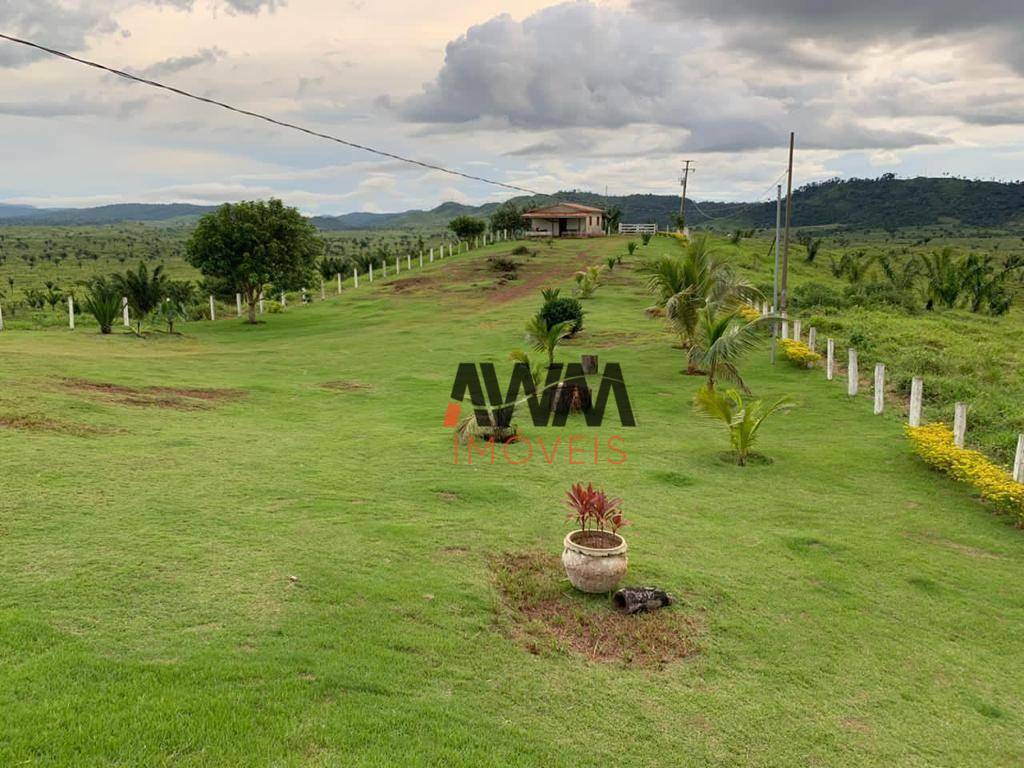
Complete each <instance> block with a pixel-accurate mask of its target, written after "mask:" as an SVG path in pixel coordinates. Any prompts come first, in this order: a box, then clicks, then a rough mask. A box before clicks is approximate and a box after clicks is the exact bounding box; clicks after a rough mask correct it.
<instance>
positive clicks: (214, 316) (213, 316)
mask: <svg viewBox="0 0 1024 768" xmlns="http://www.w3.org/2000/svg"><path fill="white" fill-rule="evenodd" d="M210 319H211V320H216V319H217V311H216V310H215V309H214V307H213V294H210Z"/></svg>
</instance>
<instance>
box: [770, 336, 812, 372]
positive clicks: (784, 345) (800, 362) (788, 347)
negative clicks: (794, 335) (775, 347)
mask: <svg viewBox="0 0 1024 768" xmlns="http://www.w3.org/2000/svg"><path fill="white" fill-rule="evenodd" d="M779 347H780V348H781V349H782V354H783V355H785V356H786V359H787V360H789V362H791V363H793V365H795V366H797V367H799V368H813V367H814V364H815V363H817V362H818V361H820V360H821V355H819V354H818V353H817V352H815V351H814V350H813V349H811V348H810V347H808V346H807V345H806V344H804V343H803V342H802V341H797V340H796V339H779Z"/></svg>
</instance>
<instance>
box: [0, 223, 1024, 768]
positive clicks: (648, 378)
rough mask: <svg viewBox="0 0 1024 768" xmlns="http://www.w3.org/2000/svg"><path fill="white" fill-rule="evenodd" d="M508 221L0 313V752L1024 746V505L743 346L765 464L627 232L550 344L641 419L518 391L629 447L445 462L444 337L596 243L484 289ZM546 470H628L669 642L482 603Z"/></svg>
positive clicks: (544, 490) (494, 330) (109, 759)
mask: <svg viewBox="0 0 1024 768" xmlns="http://www.w3.org/2000/svg"><path fill="white" fill-rule="evenodd" d="M674 247H676V246H675V245H674V244H673V243H672V242H670V241H667V240H657V241H655V242H654V243H652V245H651V246H649V247H648V248H647V249H643V250H645V251H646V252H647V253H648V254H649V253H653V252H655V251H658V250H666V249H669V248H674ZM509 249H510V248H509V247H507V246H506V247H496V248H491V249H487V250H486V251H480V252H476V253H474V254H471V255H468V256H460V257H456V258H455V259H454V260H452V261H448V260H445V262H442V263H440V264H435V265H434V267H433V268H432V269H428V271H427V276H430V275H436V276H437V278H436V279H427V280H422V281H420V282H418V283H415V284H407V285H406V286H405V287H404V289H402V290H396V289H395V288H394V287H389V286H388V285H386V284H382V283H380V282H378V283H376V284H375V285H374V286H373V287H372V288H371V287H361V288H360V289H359V291H352V290H351V289H349V290H347V291H346V292H345V294H344V295H343V296H342V297H340V298H338V299H334V300H331V301H327V302H322V303H316V304H314V305H312V306H309V307H302V308H299V307H296V308H294V309H292V308H290V309H289V310H288V311H286V312H285V313H283V314H279V315H272V316H265V318H266V323H265V324H263V325H260V326H258V327H255V328H251V327H246V326H244V325H242V324H240V323H239V322H237V321H234V320H231V321H220V322H217V323H193V324H189V325H187V326H186V330H187V334H188V335H187V336H186V337H182V338H167V337H164V336H163V335H153V336H151V337H149V338H147V339H145V340H138V339H135V338H132V337H130V336H128V335H124V334H116V335H114V336H112V337H101V336H99V335H98V334H94V333H91V332H83V331H82V330H81V329H80V330H79V331H78V332H75V333H72V332H69V331H63V330H61V331H58V330H55V329H54V330H48V331H36V332H29V331H26V332H17V333H14V332H10V333H5V334H0V417H6V418H7V419H8V422H11V423H13V422H15V421H17V418H20V419H22V420H21V421H19V422H18V424H20V425H21V428H7V429H4V428H0V469H2V471H0V566H2V569H0V572H2V573H3V579H4V587H3V589H2V590H0V764H4V765H17V764H26V765H39V766H56V765H62V766H63V765H83V766H86V765H87V766H98V765H117V766H122V765H123V766H129V765H130V766H160V765H174V766H254V765H263V766H328V765H330V766H338V765H345V766H388V765H402V766H418V765H422V766H428V765H430V766H434V765H446V766H479V765H512V766H533V765H545V766H592V765H593V766H596V765H609V764H611V765H617V766H652V765H665V766H679V765H766V766H767V765H771V766H792V765H867V766H892V765H901V766H926V765H943V766H950V765H963V766H975V765H1005V766H1010V765H1019V764H1020V763H1021V761H1022V760H1024V743H1022V740H1021V738H1020V733H1021V730H1022V727H1024V722H1022V720H1024V718H1022V715H1021V712H1022V711H1024V701H1022V698H1024V694H1022V691H1024V661H1022V658H1024V631H1022V629H1024V596H1022V592H1021V590H1020V573H1021V569H1022V566H1024V535H1022V533H1021V532H1020V531H1018V530H1015V529H1014V528H1012V527H1011V526H1010V525H1009V524H1007V523H1006V522H1005V521H1003V520H1001V519H999V518H997V517H994V516H992V515H990V514H989V513H988V511H987V510H986V509H985V508H984V507H983V506H982V505H981V504H980V503H979V502H977V501H976V500H974V499H973V498H972V497H971V496H970V494H969V493H968V492H966V491H965V490H963V489H962V488H961V487H959V486H957V485H955V484H953V483H951V482H949V481H947V480H946V479H944V478H942V477H940V476H938V475H936V474H934V473H932V472H931V471H929V470H928V469H927V468H925V467H924V466H923V465H922V464H921V463H920V462H919V461H917V460H916V459H915V458H914V457H913V456H912V454H911V452H910V449H909V447H908V445H907V444H906V442H905V441H904V440H903V438H902V436H901V428H900V424H899V416H898V414H896V413H890V414H887V415H886V416H884V417H881V418H874V417H872V416H871V413H870V403H869V402H868V400H867V398H866V397H865V398H862V399H858V400H855V401H849V400H848V399H847V398H846V396H845V394H844V389H843V386H842V385H841V384H840V383H839V382H835V383H832V384H829V383H828V382H826V381H825V380H824V376H823V375H821V374H820V372H801V371H797V370H795V369H792V368H789V367H787V366H783V365H779V366H777V367H775V368H772V367H771V366H769V365H768V364H767V353H764V354H757V355H755V356H752V357H751V358H750V360H749V361H748V362H747V364H746V366H745V367H744V370H745V371H746V372H748V373H749V383H750V384H751V386H752V387H753V389H754V390H755V392H756V393H757V395H758V396H760V397H763V398H765V399H769V400H772V399H775V398H777V397H779V396H782V395H790V396H792V397H793V398H794V400H795V401H796V403H797V407H796V408H795V409H794V410H793V411H792V412H790V413H789V414H787V415H783V416H779V417H776V418H775V419H773V420H772V421H771V422H770V423H769V424H768V425H767V426H766V427H765V428H764V433H763V438H762V439H763V441H764V442H763V444H762V445H761V450H762V451H763V452H765V453H767V454H769V455H770V456H771V457H772V458H773V459H774V463H773V464H771V465H768V466H764V465H760V466H751V467H748V468H746V469H740V468H737V467H734V466H731V465H729V464H726V463H723V462H722V461H721V460H720V457H719V454H720V452H721V451H722V450H723V449H724V448H725V447H726V440H725V435H724V432H723V430H722V429H721V427H720V426H719V425H717V424H714V423H711V422H708V421H705V420H704V419H702V418H700V417H698V416H696V415H694V414H693V412H692V407H691V405H690V402H691V398H692V395H693V393H694V391H695V390H696V389H697V387H698V386H699V385H700V381H699V380H697V379H693V378H687V377H684V376H681V375H680V373H679V371H680V368H681V353H680V352H679V351H678V350H675V349H673V348H672V347H671V343H672V339H671V338H670V337H669V336H668V335H667V334H666V333H665V332H664V330H663V329H662V327H661V325H660V322H659V321H657V320H651V319H649V318H647V317H645V315H644V313H643V308H644V307H645V306H647V305H648V304H649V303H650V302H649V299H648V298H647V297H646V295H645V293H644V291H643V288H642V286H641V284H640V282H639V280H638V279H637V278H636V277H635V275H633V274H632V272H631V270H630V268H631V266H634V265H635V264H636V263H637V261H638V259H632V260H628V261H627V264H626V265H624V267H623V268H619V269H616V270H615V272H614V273H613V274H612V275H611V276H610V278H609V280H608V283H607V284H606V285H605V286H604V287H602V288H601V289H600V290H599V291H598V292H597V294H596V295H595V297H594V298H592V299H590V300H588V301H587V302H586V307H587V311H588V316H587V322H586V330H585V332H584V333H583V334H582V335H581V337H580V338H579V339H578V340H575V341H573V342H572V344H570V345H569V346H567V347H566V348H564V349H563V350H562V351H561V353H560V355H559V357H560V359H561V360H563V361H567V360H569V359H570V358H575V357H576V356H577V355H578V354H580V353H584V352H597V353H599V354H600V355H601V358H602V361H603V362H608V361H616V362H620V363H621V364H622V365H623V368H624V372H625V376H626V378H627V382H628V385H629V390H630V395H631V397H632V401H633V405H634V408H635V411H636V414H637V418H638V421H639V426H638V427H637V428H636V429H631V430H630V429H622V428H621V427H619V426H618V424H617V420H616V419H615V418H614V415H613V412H611V411H612V410H613V409H610V413H609V419H608V421H606V425H605V426H604V427H602V428H601V429H598V430H588V429H586V428H584V427H583V426H582V425H581V424H580V422H579V421H571V422H570V426H571V429H563V430H559V429H555V428H547V429H536V428H534V427H533V426H531V425H530V424H529V423H528V421H524V420H522V419H521V420H520V426H521V427H522V430H523V432H524V434H526V435H528V436H530V437H537V436H542V437H544V438H545V440H546V441H547V442H548V444H549V445H550V444H551V443H553V442H554V441H555V440H556V439H557V437H559V436H561V437H563V440H564V439H566V438H567V437H568V435H569V434H573V433H575V434H581V435H585V436H586V437H587V438H588V439H590V436H591V435H592V434H597V435H600V436H601V437H602V438H607V437H609V436H611V435H614V434H621V435H623V436H624V438H625V449H626V451H627V453H628V460H627V462H626V463H625V464H624V465H621V466H612V465H609V464H606V463H602V464H600V465H599V466H596V467H595V466H592V465H587V466H570V465H569V463H568V456H567V453H566V452H565V449H564V446H563V449H562V451H561V452H560V454H559V456H558V459H557V460H556V461H555V462H554V463H553V464H552V465H550V466H549V465H548V464H546V463H544V462H543V461H538V460H537V457H536V456H535V460H534V461H533V462H531V463H529V464H526V465H522V466H508V465H506V464H504V463H496V464H495V465H493V466H492V465H489V464H487V463H486V462H480V461H479V460H477V461H475V462H474V464H473V465H472V466H467V465H466V464H465V463H464V462H463V463H460V464H459V465H458V466H456V465H454V464H453V451H452V443H451V433H450V431H448V430H445V429H444V428H443V427H442V418H443V415H444V410H445V407H446V405H447V403H448V395H449V391H450V387H451V382H452V377H453V376H454V373H455V369H456V366H457V364H458V363H459V362H463V361H488V360H490V361H494V362H496V363H498V364H499V371H500V372H501V374H502V377H504V375H505V374H507V372H508V371H509V367H508V363H507V356H508V352H509V351H510V350H511V349H513V348H515V347H519V346H522V345H523V341H522V327H523V324H524V323H525V321H526V319H527V317H528V316H529V315H530V314H531V313H533V312H535V311H536V309H537V307H538V305H539V303H540V297H539V293H538V291H537V290H536V289H535V287H534V286H535V285H540V284H545V285H548V284H553V283H555V282H558V283H560V284H562V285H563V286H565V288H564V289H563V290H565V291H567V290H568V285H569V282H570V281H569V276H570V275H571V274H572V271H573V270H574V269H576V268H577V266H578V265H579V264H580V263H581V262H592V263H602V262H603V261H604V256H605V255H606V254H608V253H613V252H619V251H624V243H623V241H621V240H618V239H609V240H604V241H594V242H586V243H559V244H557V245H556V246H555V247H554V248H552V249H548V248H547V247H546V246H543V245H542V246H541V247H540V249H541V255H540V256H538V257H536V258H535V259H529V258H526V259H523V261H524V262H525V266H524V267H523V268H522V270H521V273H520V277H519V279H518V280H517V281H513V282H511V283H509V284H508V285H507V286H504V287H501V288H497V289H493V290H491V289H489V288H488V286H493V283H494V275H493V274H491V273H488V272H487V271H486V268H485V267H483V266H482V260H483V258H484V257H485V256H486V254H487V253H493V252H505V251H507V250H509ZM581 251H583V252H585V255H584V256H581ZM445 276H459V280H460V284H459V285H457V286H454V285H453V286H448V285H447V284H446V280H445ZM404 277H406V276H405V275H403V276H402V277H400V278H399V280H401V279H403V278H404ZM413 277H418V275H416V274H415V273H414V275H413ZM389 282H390V281H389ZM396 282H397V281H396ZM474 283H475V284H476V285H475V287H474ZM67 379H72V380H79V381H81V380H85V381H90V382H106V383H113V384H117V385H120V386H122V387H132V388H139V387H150V386H159V387H169V388H172V389H175V390H189V389H196V388H203V389H218V390H219V389H226V390H231V391H232V392H231V393H228V394H225V396H224V397H223V398H222V399H207V400H203V399H201V398H199V397H198V395H197V394H196V393H193V396H191V397H190V396H186V395H184V394H182V393H181V392H168V391H162V392H158V393H143V394H142V395H138V396H126V395H124V394H123V392H122V393H120V394H119V393H118V391H109V392H102V391H95V390H88V389H83V388H82V385H81V384H80V383H79V384H68V383H67V382H66V381H65V380H67ZM328 382H333V383H334V386H333V387H325V386H324V385H325V384H326V383H328ZM339 382H340V383H339ZM236 390H237V391H238V392H235V391H236ZM210 396H211V397H212V395H210ZM147 399H148V400H149V401H153V400H156V401H160V402H162V406H160V407H157V406H154V405H153V403H152V402H149V403H148V404H140V402H129V401H132V400H135V401H140V400H142V401H146V400H147ZM15 417H17V418H15ZM578 460H579V459H578ZM574 481H593V482H594V483H595V484H600V485H603V486H605V487H606V488H607V489H608V490H610V491H613V492H614V493H615V494H616V495H620V496H622V497H624V499H625V504H626V511H627V517H629V518H630V519H631V520H632V521H633V522H634V525H633V526H632V527H630V528H628V529H627V530H626V531H625V533H626V536H627V538H628V540H629V542H630V547H631V549H630V557H631V570H630V574H629V576H628V581H629V582H630V583H654V584H657V585H660V586H663V587H666V588H668V589H669V590H670V591H671V592H673V593H674V594H676V595H677V596H678V597H679V598H680V599H679V603H678V604H677V605H676V606H675V607H673V608H672V609H671V610H676V611H683V612H687V613H689V614H691V615H693V616H694V617H695V618H696V619H697V620H699V621H700V622H701V624H702V626H703V631H702V634H701V636H700V638H699V642H700V645H701V651H700V653H699V654H697V655H696V656H693V657H691V658H690V659H689V660H687V661H685V662H679V663H675V664H671V665H669V666H666V667H664V668H660V669H658V668H635V667H633V666H631V665H629V664H622V663H595V662H590V661H588V660H586V659H585V658H583V657H580V656H577V655H572V654H568V653H562V652H558V651H557V650H554V649H541V653H539V654H536V655H535V654H531V653H528V652H527V651H526V650H524V649H523V648H522V647H521V646H520V645H519V644H518V643H517V642H516V641H515V639H513V638H512V636H511V635H510V633H509V632H508V627H507V622H506V621H505V620H504V619H502V618H500V616H501V612H500V611H499V609H498V603H499V600H498V597H497V593H496V590H495V585H494V578H493V575H492V570H491V563H492V561H493V558H494V557H495V556H497V555H499V554H500V553H503V552H521V551H545V552H551V553H558V552H560V550H561V540H562V537H563V536H564V534H565V532H566V530H567V529H566V527H565V525H564V523H563V518H564V512H563V509H562V506H561V503H562V497H563V494H564V491H565V489H566V488H567V486H568V485H569V484H570V483H571V482H574Z"/></svg>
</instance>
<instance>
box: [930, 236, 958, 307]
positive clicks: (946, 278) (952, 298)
mask: <svg viewBox="0 0 1024 768" xmlns="http://www.w3.org/2000/svg"><path fill="white" fill-rule="evenodd" d="M921 263H922V264H923V266H924V274H925V277H926V278H927V280H928V309H933V308H934V307H935V304H936V303H938V304H940V305H941V306H944V307H947V308H949V309H953V308H954V307H956V305H957V302H958V301H959V300H960V292H961V291H962V290H963V282H962V278H963V265H962V264H961V263H960V262H959V261H957V260H956V259H955V258H954V256H953V249H952V248H950V247H949V246H947V247H945V248H943V249H942V250H941V251H933V252H932V254H931V256H930V257H929V256H925V257H924V258H923V259H922V262H921Z"/></svg>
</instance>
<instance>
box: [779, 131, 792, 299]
mask: <svg viewBox="0 0 1024 768" xmlns="http://www.w3.org/2000/svg"><path fill="white" fill-rule="evenodd" d="M795 141H796V134H795V133H794V132H792V131H790V134H789V173H788V175H787V181H786V234H785V236H784V238H783V246H782V248H783V250H782V279H781V281H780V289H779V307H778V309H779V311H780V312H781V313H782V314H783V315H785V314H786V312H787V311H788V310H789V227H790V225H791V224H792V222H793V144H794V143H795Z"/></svg>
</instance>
